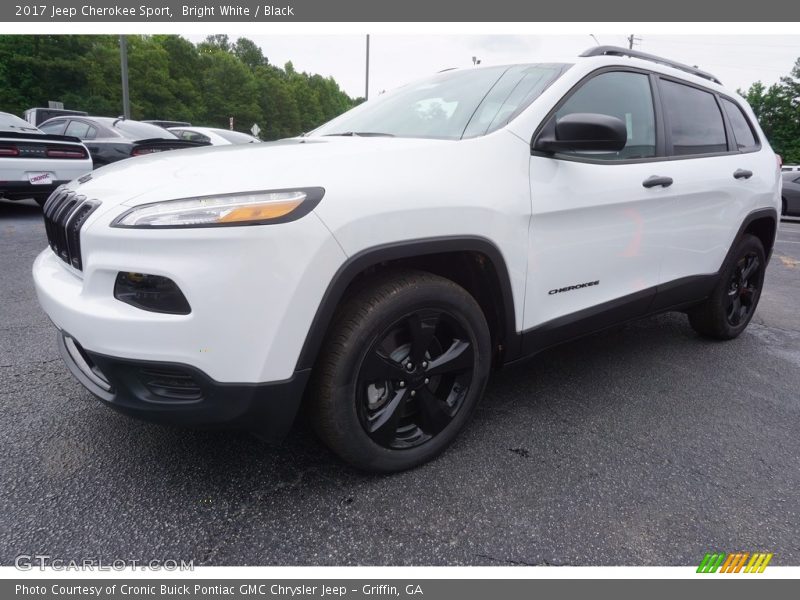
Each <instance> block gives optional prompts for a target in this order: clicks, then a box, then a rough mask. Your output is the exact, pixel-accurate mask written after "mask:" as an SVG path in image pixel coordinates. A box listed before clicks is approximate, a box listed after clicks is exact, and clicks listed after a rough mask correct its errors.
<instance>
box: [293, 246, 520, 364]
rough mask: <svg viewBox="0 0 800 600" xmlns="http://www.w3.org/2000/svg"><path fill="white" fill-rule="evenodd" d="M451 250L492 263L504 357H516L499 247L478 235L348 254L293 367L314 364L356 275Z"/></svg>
mask: <svg viewBox="0 0 800 600" xmlns="http://www.w3.org/2000/svg"><path fill="white" fill-rule="evenodd" d="M452 252H476V253H479V254H483V255H484V256H486V257H487V258H488V259H489V261H490V262H491V264H492V267H493V268H494V270H495V273H496V275H497V279H498V284H499V287H500V295H501V298H502V304H503V306H502V310H503V317H504V323H503V325H502V333H503V334H504V336H505V337H504V339H505V344H504V346H505V347H504V356H505V359H506V360H508V359H510V358H516V357H517V355H518V354H519V350H520V346H519V344H520V342H521V339H520V337H519V334H518V333H517V329H516V317H515V312H514V297H513V292H512V287H511V279H510V277H509V274H508V268H507V266H506V262H505V259H504V258H503V255H502V253H501V252H500V249H499V248H498V247H497V246H496V245H495V244H494V243H493V242H491V241H490V240H488V239H486V238H483V237H480V236H445V237H434V238H422V239H416V240H405V241H400V242H393V243H389V244H381V245H378V246H372V247H370V248H367V249H365V250H362V251H360V252H358V253H357V254H354V255H353V256H350V257H349V258H348V259H347V260H346V261H345V263H344V264H343V265H342V266H341V267H339V270H338V271H337V272H336V274H335V275H334V276H333V278H332V280H331V282H330V283H329V284H328V287H327V289H326V290H325V294H324V295H323V297H322V300H321V301H320V304H319V306H318V307H317V312H316V314H315V315H314V319H313V320H312V322H311V327H310V328H309V330H308V333H307V334H306V339H305V342H304V343H303V347H302V350H301V351H300V356H299V358H298V359H297V365H296V367H295V370H304V369H310V368H312V367H313V366H314V363H315V362H316V359H317V355H318V354H319V351H320V349H321V348H322V343H323V341H324V339H325V335H326V333H327V332H328V329H329V327H330V325H331V323H332V321H333V316H334V314H335V312H336V308H337V307H338V306H339V303H340V302H341V300H342V298H343V297H344V294H345V291H346V290H347V288H348V286H349V285H350V284H351V283H352V282H353V281H354V280H355V278H356V277H357V276H358V275H359V274H361V273H362V272H363V271H365V270H366V269H369V268H370V267H374V266H378V265H380V264H381V263H384V262H389V261H394V260H400V259H409V258H419V257H424V256H431V255H436V254H445V253H452Z"/></svg>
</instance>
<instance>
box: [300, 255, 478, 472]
mask: <svg viewBox="0 0 800 600" xmlns="http://www.w3.org/2000/svg"><path fill="white" fill-rule="evenodd" d="M412 361H413V362H412ZM490 364H491V341H490V335H489V328H488V325H487V324H486V319H485V317H484V315H483V311H482V310H481V308H480V306H479V305H478V303H477V302H476V301H475V299H474V298H473V297H472V296H471V295H470V294H469V293H468V292H467V291H466V290H464V289H463V288H462V287H460V286H458V285H457V284H455V283H453V282H452V281H450V280H448V279H444V278H442V277H438V276H436V275H432V274H430V273H426V272H423V271H411V270H402V271H400V270H397V271H391V272H388V273H385V274H381V275H379V276H377V277H376V278H375V279H373V280H372V281H370V282H367V283H366V284H364V285H362V286H360V288H359V289H358V290H357V291H356V292H355V293H354V294H353V295H351V296H349V297H348V298H347V299H346V300H345V301H344V302H343V303H342V306H341V307H340V309H339V310H338V311H337V314H336V315H335V317H334V321H333V325H332V328H331V331H330V332H329V334H328V335H327V337H326V340H325V342H324V344H323V348H322V351H321V354H320V358H319V359H318V361H317V364H316V365H315V367H314V373H313V375H312V381H311V385H310V388H309V391H310V392H311V393H310V395H309V396H308V397H307V401H306V409H307V412H308V417H309V420H310V421H311V424H312V426H313V428H314V430H315V431H316V433H317V435H318V436H319V437H320V438H321V439H322V441H323V442H324V443H325V444H326V445H327V446H328V447H329V448H330V449H331V450H333V451H334V452H335V453H336V454H337V455H338V456H339V457H341V458H342V459H343V460H345V461H346V462H348V463H349V464H351V465H352V466H354V467H356V468H358V469H362V470H365V471H372V472H384V473H388V472H395V471H403V470H406V469H410V468H412V467H415V466H417V465H420V464H422V463H424V462H427V461H429V460H431V459H432V458H434V457H435V456H437V455H438V454H439V453H440V452H442V451H443V450H444V449H445V448H446V447H447V446H448V445H449V444H450V443H451V442H452V441H453V439H454V438H455V437H456V435H457V434H458V432H459V430H460V429H461V428H462V427H463V426H464V425H465V424H466V423H467V421H468V420H469V417H470V416H471V414H472V412H473V410H474V409H475V406H476V405H477V403H478V401H479V399H480V398H481V396H482V395H483V392H484V389H485V387H486V382H487V380H488V378H489V370H490Z"/></svg>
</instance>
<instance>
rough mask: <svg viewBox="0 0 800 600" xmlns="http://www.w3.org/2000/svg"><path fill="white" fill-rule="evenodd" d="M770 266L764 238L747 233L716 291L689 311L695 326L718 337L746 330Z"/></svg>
mask: <svg viewBox="0 0 800 600" xmlns="http://www.w3.org/2000/svg"><path fill="white" fill-rule="evenodd" d="M766 267H767V261H766V258H765V255H764V246H763V245H762V244H761V241H760V240H759V239H758V238H757V237H756V236H754V235H750V234H746V235H744V236H743V237H742V239H741V240H740V241H739V243H738V244H737V245H736V247H735V248H734V250H733V252H732V253H731V254H730V256H729V257H728V259H727V260H726V262H725V265H724V267H723V269H722V271H721V274H720V278H719V281H718V282H717V285H716V287H715V288H714V291H713V292H711V295H710V296H709V297H708V299H706V300H705V302H703V304H701V305H699V306H698V307H696V308H694V309H693V310H691V311H689V323H690V324H691V326H692V328H693V329H694V330H695V331H696V332H697V333H699V334H700V335H703V336H705V337H709V338H713V339H717V340H731V339H733V338H735V337H737V336H738V335H739V334H740V333H742V332H743V331H744V330H745V328H746V327H747V325H748V323H750V319H752V318H753V314H754V313H755V311H756V307H757V306H758V301H759V299H760V298H761V289H762V287H763V285H764V273H765V271H766Z"/></svg>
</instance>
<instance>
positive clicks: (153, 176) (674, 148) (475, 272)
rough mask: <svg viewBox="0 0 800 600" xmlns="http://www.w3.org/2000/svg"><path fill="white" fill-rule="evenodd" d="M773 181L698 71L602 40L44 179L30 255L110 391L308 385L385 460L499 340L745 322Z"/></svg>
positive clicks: (237, 419)
mask: <svg viewBox="0 0 800 600" xmlns="http://www.w3.org/2000/svg"><path fill="white" fill-rule="evenodd" d="M780 181H781V179H780V165H779V158H777V157H776V155H775V154H774V153H773V152H772V150H771V149H770V147H769V145H768V143H767V140H766V138H765V137H764V134H763V132H762V131H761V129H760V128H759V126H758V124H757V122H756V119H755V117H754V115H753V113H752V111H751V110H750V108H749V107H748V106H747V104H746V103H745V102H744V101H742V99H741V98H739V97H737V96H736V95H735V94H734V93H732V92H730V91H728V90H727V89H726V88H724V87H723V86H722V85H720V83H719V82H718V81H717V80H716V79H715V78H714V77H713V76H711V75H709V74H707V73H704V72H702V71H699V70H697V69H695V68H692V67H688V66H685V65H681V64H678V63H673V62H671V61H668V60H665V59H662V58H658V57H655V56H651V55H646V54H643V53H639V52H633V51H628V50H624V49H620V48H613V47H597V48H593V49H592V50H590V51H588V52H586V53H584V55H582V56H581V57H580V58H578V59H577V60H575V61H574V64H527V65H514V66H502V67H486V68H476V69H469V70H453V71H446V72H442V73H439V74H437V75H436V76H434V77H431V78H429V79H427V80H425V81H422V82H420V83H416V84H411V85H407V86H405V87H403V88H400V89H398V90H396V91H394V92H392V93H387V94H384V95H382V96H380V97H378V98H377V99H375V100H373V101H370V102H367V103H365V104H363V105H361V106H359V107H357V108H355V109H353V110H351V111H349V112H347V113H345V114H344V115H342V116H340V117H338V118H337V119H334V120H333V121H331V122H329V123H327V124H325V125H323V126H322V127H320V128H319V129H317V130H315V131H313V132H312V133H311V134H309V135H305V136H303V137H299V138H296V139H289V140H283V141H280V142H276V143H270V144H256V145H245V146H227V147H219V148H202V149H193V150H187V151H178V152H169V153H163V154H156V155H153V156H149V157H143V158H136V159H133V160H126V161H121V162H119V163H117V164H115V165H112V166H110V167H105V168H102V169H100V170H98V171H95V172H94V173H93V174H92V175H91V177H90V178H89V177H84V178H82V179H81V180H78V181H73V182H72V183H70V184H69V185H67V186H65V187H63V188H61V189H59V190H57V191H56V192H54V193H53V195H52V196H51V197H50V199H49V201H48V202H47V205H46V206H45V211H44V212H45V222H46V229H47V235H48V238H49V241H50V248H48V249H46V250H45V251H44V252H42V253H41V254H40V255H39V256H38V258H37V259H36V262H35V264H34V266H33V275H34V279H35V282H36V288H37V291H38V296H39V300H40V302H41V305H42V307H43V308H44V310H45V311H46V312H47V314H48V315H49V316H50V318H51V319H52V321H53V323H55V325H56V327H58V329H59V330H60V333H59V339H60V346H61V350H62V355H63V357H64V360H65V361H66V363H67V365H68V367H69V369H70V370H71V372H72V373H73V375H74V376H75V377H76V378H77V379H78V380H80V381H81V382H82V383H83V385H85V386H86V387H87V388H88V389H89V390H90V391H92V392H93V393H94V394H95V395H97V396H99V397H100V398H101V399H102V400H103V401H104V402H106V403H107V404H108V405H109V406H112V407H114V408H116V409H118V410H120V411H122V412H125V413H128V414H131V415H134V416H138V417H142V418H146V419H151V420H156V421H162V422H172V423H180V424H188V425H196V426H208V425H213V424H222V425H226V426H238V427H245V428H248V429H252V430H254V431H256V432H258V433H259V434H260V435H262V436H265V437H268V438H273V439H275V438H280V437H281V436H283V435H285V434H286V432H287V430H288V429H289V428H290V426H291V424H292V421H293V420H294V418H295V416H296V414H297V412H298V409H299V408H300V406H301V402H302V404H303V407H304V409H305V412H307V413H308V415H309V417H310V419H311V421H312V422H313V424H314V426H315V429H316V431H317V432H318V434H319V435H320V437H321V438H322V439H323V440H324V441H325V443H326V444H328V446H330V448H332V449H333V450H334V451H335V452H336V453H337V454H338V455H339V456H341V457H342V458H343V459H345V460H346V461H348V462H350V463H352V464H353V465H356V466H357V467H360V468H362V469H367V470H374V471H396V470H400V469H406V468H409V467H413V466H415V465H418V464H420V463H422V462H424V461H426V460H429V459H430V458H432V457H433V456H435V455H436V454H438V453H439V452H441V451H442V450H443V449H444V448H445V447H446V446H447V445H448V444H449V443H450V442H451V441H452V440H453V438H454V437H455V436H456V434H457V433H458V431H459V430H460V429H461V428H462V427H463V426H464V424H465V423H466V422H467V420H468V418H469V416H470V414H471V413H472V412H473V410H474V409H475V406H476V404H477V402H478V400H479V399H480V397H481V395H482V394H483V391H484V388H485V386H486V382H487V379H488V376H489V372H490V370H491V368H492V367H493V366H499V365H502V364H506V363H510V362H513V361H518V360H520V359H522V358H524V357H529V356H532V355H534V354H536V353H537V352H540V351H541V350H543V349H545V348H548V347H550V346H553V345H554V344H558V343H561V342H564V341H567V340H571V339H574V338H576V337H578V336H582V335H585V334H588V333H591V332H594V331H598V330H600V329H603V328H605V327H609V326H611V325H614V324H617V323H621V322H624V321H627V320H630V319H635V318H637V317H642V316H645V315H652V314H654V313H660V312H664V311H671V310H676V311H684V312H686V313H687V314H688V315H689V321H690V323H691V325H692V327H694V328H695V329H696V330H697V331H698V332H699V333H700V334H702V335H704V336H709V337H712V338H717V339H730V338H734V337H736V336H737V335H739V334H740V333H741V332H742V331H743V330H744V328H745V327H746V326H747V324H748V322H749V321H750V319H751V318H752V316H753V312H754V311H755V309H756V305H757V304H758V300H759V296H760V293H761V288H762V284H763V282H764V271H765V267H766V265H767V261H768V259H769V256H770V253H771V251H772V245H773V241H774V239H775V234H776V229H777V225H778V211H779V210H780V202H781V195H780Z"/></svg>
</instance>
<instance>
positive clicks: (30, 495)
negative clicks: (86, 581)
mask: <svg viewBox="0 0 800 600" xmlns="http://www.w3.org/2000/svg"><path fill="white" fill-rule="evenodd" d="M45 245H46V242H45V234H44V228H43V227H42V224H41V217H40V213H39V209H38V208H37V207H36V206H35V205H34V204H32V203H22V204H12V203H8V202H5V201H0V257H1V258H0V260H1V261H2V269H0V564H13V561H14V557H15V556H16V555H18V554H48V555H51V556H52V557H54V558H62V559H82V558H102V559H104V560H109V561H110V560H112V559H118V558H127V559H140V560H141V559H183V560H194V561H195V564H196V565H202V564H210V565H276V564H298V565H342V564H365V565H384V564H386V565H429V564H430V565H455V564H485V565H541V564H551V565H565V564H573V565H619V564H626V565H685V564H697V563H698V562H699V561H700V559H701V558H702V556H703V554H704V553H705V552H707V551H711V550H721V551H738V550H746V551H768V552H774V553H775V557H774V558H773V564H779V565H780V564H782V565H786V564H793V565H797V564H800V494H798V493H797V492H798V489H800V468H798V467H800V436H798V424H800V392H799V390H800V369H798V367H799V366H800V313H799V312H798V302H797V300H798V296H800V262H799V261H800V223H798V222H794V223H786V222H785V223H783V224H782V231H781V233H780V235H779V242H778V243H777V245H776V248H775V256H774V257H773V260H772V262H771V263H770V267H769V271H768V275H767V282H766V289H765V292H764V294H763V297H762V300H761V304H760V307H759V309H758V312H757V314H756V318H755V320H754V322H753V324H751V326H750V327H749V328H748V330H747V331H746V332H745V333H744V334H743V335H742V336H741V337H740V338H739V339H737V340H735V341H732V342H727V343H718V342H711V341H706V340H702V339H700V338H698V337H697V336H696V335H695V334H694V332H693V331H692V330H691V329H690V328H689V326H688V323H687V322H686V319H685V317H684V316H683V315H678V314H669V315H663V316H659V317H655V318H650V319H646V320H643V321H640V322H636V323H632V324H629V325H626V326H623V327H618V328H615V329H613V330H609V331H606V332H603V333H601V334H598V335H595V336H592V337H589V338H585V339H583V340H580V341H578V342H573V343H570V344H568V345H564V346H561V347H559V348H555V349H553V350H550V351H548V352H546V353H544V354H541V355H540V356H539V357H538V358H536V359H534V360H533V361H531V362H528V363H526V364H523V365H520V366H517V367H514V368H511V369H507V370H505V371H502V372H499V373H497V374H495V375H494V376H493V378H492V380H491V382H490V384H489V387H488V390H487V394H486V397H485V399H484V401H483V402H482V404H481V405H480V407H479V409H478V411H477V413H476V416H475V419H474V420H473V421H472V423H471V424H470V425H469V426H468V427H467V428H466V430H465V431H464V432H463V433H462V434H461V436H460V437H459V438H458V439H457V441H456V442H455V444H454V445H453V446H452V447H451V448H450V450H448V451H447V452H446V453H445V454H444V455H443V456H442V457H441V458H439V459H438V460H436V461H434V462H433V463H430V464H428V465H425V466H423V467H421V468H418V469H416V470H414V471H411V472H407V473H402V474H399V475H394V476H381V477H375V476H368V475H364V474H361V473H358V472H354V471H352V470H351V469H349V468H347V467H345V466H343V465H342V464H341V463H339V462H338V461H337V460H336V458H335V457H333V456H332V455H331V454H330V453H329V452H328V451H327V450H326V449H325V448H324V447H323V446H321V445H320V444H319V442H317V441H316V440H315V438H314V437H313V435H311V433H310V432H309V431H308V429H307V427H305V426H304V425H303V423H299V424H298V425H297V426H296V427H295V430H294V431H293V433H292V434H291V436H290V437H289V439H288V440H286V442H284V443H283V444H282V445H281V446H279V447H271V446H268V445H266V444H264V443H262V442H261V441H259V440H258V439H256V438H254V437H251V436H249V435H247V434H244V433H236V432H233V433H231V432H208V431H205V432H203V431H201V432H198V431H190V430H181V429H173V428H167V427H163V426H156V425H150V424H146V423H141V422H137V421H134V420H131V419H128V418H126V417H123V416H121V415H118V414H117V413H115V412H113V411H111V410H109V409H107V408H106V407H104V406H103V405H102V404H101V403H100V402H99V401H97V400H95V399H94V398H93V397H92V396H91V395H90V394H89V393H88V392H86V391H84V390H83V388H82V387H81V386H80V385H79V384H78V383H77V382H75V381H74V380H73V379H72V378H71V376H70V375H69V374H68V373H67V370H66V368H65V367H64V366H63V365H62V363H61V361H60V359H59V358H58V353H57V350H56V346H55V331H54V329H53V327H52V326H51V325H50V323H49V321H48V320H47V318H46V317H45V315H44V314H43V313H42V311H41V310H40V309H39V306H38V304H37V302H36V298H35V293H34V290H33V284H32V280H31V276H30V267H31V264H32V262H33V259H34V257H35V255H36V253H37V252H39V251H40V250H41V249H42V248H44V247H45Z"/></svg>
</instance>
